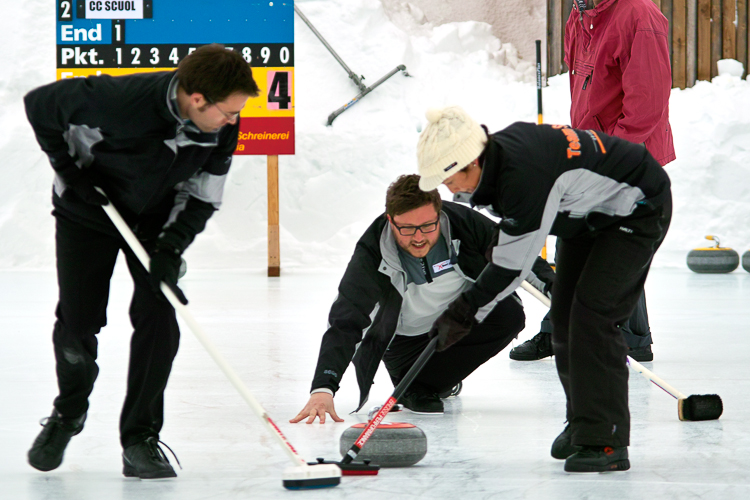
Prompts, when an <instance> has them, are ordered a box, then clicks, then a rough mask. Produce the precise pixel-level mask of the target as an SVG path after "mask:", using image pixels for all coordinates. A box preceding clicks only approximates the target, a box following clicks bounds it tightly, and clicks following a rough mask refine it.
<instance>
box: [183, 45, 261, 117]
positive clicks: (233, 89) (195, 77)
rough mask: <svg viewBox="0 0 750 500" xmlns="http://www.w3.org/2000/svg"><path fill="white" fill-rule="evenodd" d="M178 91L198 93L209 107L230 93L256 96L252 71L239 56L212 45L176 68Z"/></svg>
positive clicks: (205, 47) (258, 90)
mask: <svg viewBox="0 0 750 500" xmlns="http://www.w3.org/2000/svg"><path fill="white" fill-rule="evenodd" d="M177 78H178V79H179V81H180V87H182V89H183V90H184V91H185V92H187V93H188V95H190V94H194V93H196V92H197V93H199V94H203V97H204V98H205V99H206V100H207V101H208V102H209V103H212V104H213V103H216V102H221V101H223V100H224V99H226V98H227V97H229V96H230V95H232V94H234V93H237V92H239V93H242V94H246V95H249V96H250V97H256V96H257V95H258V93H259V92H260V89H258V84H257V83H255V80H253V70H252V68H251V67H250V65H249V64H248V63H247V61H245V59H243V57H242V56H241V55H240V53H239V52H235V51H233V50H227V49H225V48H224V46H223V45H219V44H218V43H212V44H210V45H204V46H202V47H199V48H198V49H196V50H195V51H194V52H193V53H192V54H190V55H188V56H187V57H186V58H185V59H183V60H182V61H180V64H179V66H177Z"/></svg>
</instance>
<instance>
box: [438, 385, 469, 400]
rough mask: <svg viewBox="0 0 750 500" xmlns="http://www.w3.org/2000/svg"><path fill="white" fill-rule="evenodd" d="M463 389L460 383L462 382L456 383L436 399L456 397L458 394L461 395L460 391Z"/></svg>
mask: <svg viewBox="0 0 750 500" xmlns="http://www.w3.org/2000/svg"><path fill="white" fill-rule="evenodd" d="M463 388H464V383H463V381H462V382H459V383H457V384H456V385H454V386H453V387H452V388H450V389H448V390H447V391H445V392H441V393H439V394H438V397H439V398H440V399H448V398H452V397H454V396H458V395H459V394H461V389H463Z"/></svg>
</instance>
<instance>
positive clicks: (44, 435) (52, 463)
mask: <svg viewBox="0 0 750 500" xmlns="http://www.w3.org/2000/svg"><path fill="white" fill-rule="evenodd" d="M85 421H86V414H85V413H84V414H83V415H81V416H79V417H75V418H68V417H63V416H62V415H60V414H59V413H58V412H57V410H52V415H50V416H49V417H46V418H43V419H42V420H41V422H39V423H40V424H41V425H42V427H44V429H42V432H40V433H39V435H38V436H37V437H36V439H35V440H34V444H32V445H31V449H30V450H29V453H28V460H29V465H31V466H32V467H34V468H35V469H38V470H41V471H44V472H47V471H51V470H54V469H57V468H58V467H60V464H61V463H62V461H63V454H64V453H65V448H66V447H67V446H68V443H69V442H70V438H72V437H73V436H75V435H76V434H79V433H80V432H81V431H82V430H83V423H84V422H85Z"/></svg>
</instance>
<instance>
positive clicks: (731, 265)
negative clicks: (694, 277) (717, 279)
mask: <svg viewBox="0 0 750 500" xmlns="http://www.w3.org/2000/svg"><path fill="white" fill-rule="evenodd" d="M706 239H707V240H709V241H715V242H716V246H715V247H707V248H696V249H693V250H690V252H689V253H688V256H687V266H688V269H690V270H691V271H693V272H695V273H731V272H732V271H734V270H735V269H737V266H739V265H740V255H739V254H738V253H737V252H736V251H734V250H732V249H731V248H725V247H721V246H720V242H719V238H718V237H716V236H712V235H708V236H706Z"/></svg>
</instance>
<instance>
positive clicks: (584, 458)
mask: <svg viewBox="0 0 750 500" xmlns="http://www.w3.org/2000/svg"><path fill="white" fill-rule="evenodd" d="M628 469H630V460H628V448H627V447H626V446H623V447H622V448H612V447H611V446H582V447H581V450H580V451H577V452H576V453H574V454H572V455H571V456H569V457H568V458H567V459H566V460H565V472H609V471H623V470H628Z"/></svg>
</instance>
